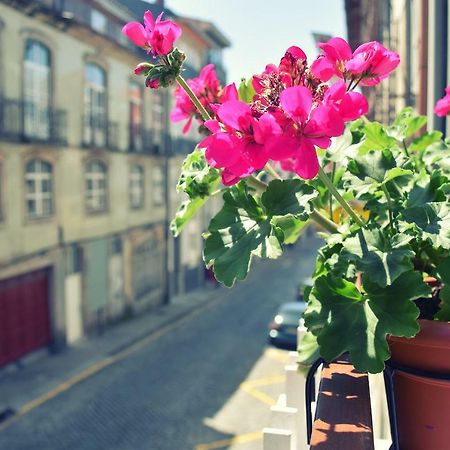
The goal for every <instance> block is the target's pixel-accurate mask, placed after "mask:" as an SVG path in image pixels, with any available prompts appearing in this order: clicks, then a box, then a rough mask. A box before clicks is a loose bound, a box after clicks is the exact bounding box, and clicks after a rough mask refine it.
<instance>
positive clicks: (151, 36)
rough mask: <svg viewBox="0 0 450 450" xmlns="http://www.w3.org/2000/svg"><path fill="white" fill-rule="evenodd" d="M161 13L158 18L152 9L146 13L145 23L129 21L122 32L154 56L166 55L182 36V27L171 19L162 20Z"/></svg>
mask: <svg viewBox="0 0 450 450" xmlns="http://www.w3.org/2000/svg"><path fill="white" fill-rule="evenodd" d="M162 15H163V13H161V14H160V15H159V16H158V17H157V18H156V20H155V19H154V18H153V14H152V13H151V11H147V12H146V13H145V14H144V25H142V24H141V23H139V22H129V23H127V24H126V25H125V26H124V27H123V28H122V33H123V34H124V35H125V36H127V37H128V39H130V41H131V42H133V44H135V45H137V46H138V47H143V48H145V49H146V50H147V52H148V53H150V52H152V53H153V56H154V57H156V56H165V55H167V54H168V53H170V52H171V51H172V50H173V44H174V42H175V41H176V40H177V39H178V38H179V37H180V36H181V28H180V27H179V26H178V25H177V24H176V23H174V22H172V21H170V20H161V18H162Z"/></svg>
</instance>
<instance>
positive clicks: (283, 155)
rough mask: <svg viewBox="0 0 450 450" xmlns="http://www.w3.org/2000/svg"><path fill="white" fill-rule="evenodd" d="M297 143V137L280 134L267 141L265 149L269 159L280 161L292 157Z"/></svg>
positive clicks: (297, 145)
mask: <svg viewBox="0 0 450 450" xmlns="http://www.w3.org/2000/svg"><path fill="white" fill-rule="evenodd" d="M299 145H300V144H299V139H296V138H294V137H290V136H286V135H281V136H277V137H274V138H272V139H269V140H268V141H267V143H266V151H267V154H268V156H269V158H270V159H273V160H274V161H282V160H283V159H287V158H292V157H293V156H294V155H295V154H296V152H297V150H298V147H299Z"/></svg>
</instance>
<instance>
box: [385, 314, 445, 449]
mask: <svg viewBox="0 0 450 450" xmlns="http://www.w3.org/2000/svg"><path fill="white" fill-rule="evenodd" d="M419 322H420V327H421V330H420V332H419V333H418V334H417V336H416V337H415V338H413V339H406V338H398V337H390V339H389V346H390V349H391V353H392V361H394V362H395V363H397V364H401V365H402V366H407V367H411V368H414V369H419V370H425V371H429V372H434V373H439V374H450V322H436V321H431V320H419ZM394 383H395V399H396V408H397V423H398V432H399V443H400V449H401V450H449V449H450V381H446V380H438V379H431V378H423V377H420V376H416V375H411V374H407V373H404V372H400V371H397V372H396V374H395V378H394Z"/></svg>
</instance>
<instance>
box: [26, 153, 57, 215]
mask: <svg viewBox="0 0 450 450" xmlns="http://www.w3.org/2000/svg"><path fill="white" fill-rule="evenodd" d="M52 172H53V170H52V165H51V164H50V163H48V162H46V161H43V160H42V159H34V160H32V161H30V162H29V163H28V164H27V165H26V169H25V184H26V194H25V200H26V209H27V215H28V217H30V218H32V219H38V218H41V217H48V216H51V215H52V214H53V180H52V178H53V173H52Z"/></svg>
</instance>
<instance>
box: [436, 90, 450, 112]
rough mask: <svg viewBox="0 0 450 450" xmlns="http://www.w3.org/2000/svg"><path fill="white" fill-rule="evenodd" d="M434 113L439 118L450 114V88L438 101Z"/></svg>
mask: <svg viewBox="0 0 450 450" xmlns="http://www.w3.org/2000/svg"><path fill="white" fill-rule="evenodd" d="M434 113H435V114H436V115H437V116H439V117H445V116H446V115H447V114H448V113H450V86H447V87H446V88H445V96H444V97H442V98H441V99H440V100H438V101H437V103H436V106H435V107H434Z"/></svg>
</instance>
